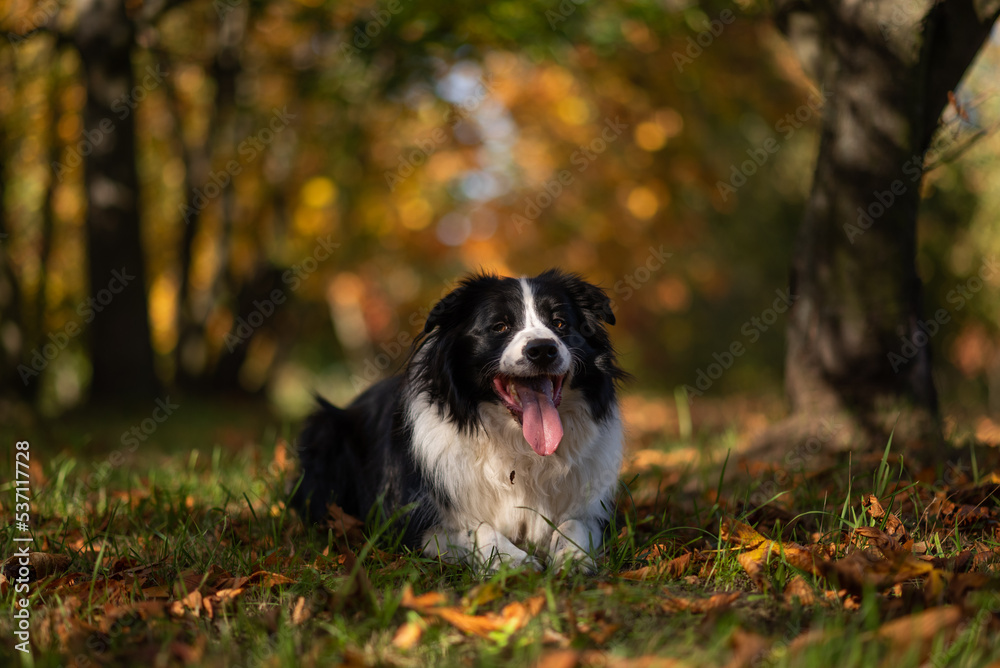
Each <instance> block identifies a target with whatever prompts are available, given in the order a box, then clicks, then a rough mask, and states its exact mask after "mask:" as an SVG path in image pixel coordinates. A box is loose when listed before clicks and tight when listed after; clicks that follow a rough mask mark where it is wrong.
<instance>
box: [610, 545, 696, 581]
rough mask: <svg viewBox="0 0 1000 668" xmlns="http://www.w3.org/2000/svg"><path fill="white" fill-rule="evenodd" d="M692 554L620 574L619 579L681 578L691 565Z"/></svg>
mask: <svg viewBox="0 0 1000 668" xmlns="http://www.w3.org/2000/svg"><path fill="white" fill-rule="evenodd" d="M691 556H692V555H691V553H690V552H688V553H687V554H682V555H681V556H679V557H676V558H674V559H669V560H666V561H661V562H659V563H657V564H654V565H652V566H644V567H642V568H637V569H635V570H633V571H625V572H624V573H619V574H618V577H622V578H625V579H626V580H649V579H655V578H661V577H668V578H679V577H680V576H681V575H682V574H683V573H684V571H685V570H687V567H688V566H689V565H690V563H691Z"/></svg>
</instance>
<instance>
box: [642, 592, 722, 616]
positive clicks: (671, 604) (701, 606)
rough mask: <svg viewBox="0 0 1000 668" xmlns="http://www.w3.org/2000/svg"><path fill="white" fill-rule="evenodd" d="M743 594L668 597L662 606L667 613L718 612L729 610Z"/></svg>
mask: <svg viewBox="0 0 1000 668" xmlns="http://www.w3.org/2000/svg"><path fill="white" fill-rule="evenodd" d="M740 596H742V594H741V593H740V592H738V591H734V592H730V593H726V594H714V595H712V596H710V597H708V598H698V597H683V596H667V597H664V599H663V601H662V603H661V604H660V605H661V607H662V608H663V610H664V611H666V612H694V613H705V612H716V611H718V610H725V609H728V608H729V607H730V606H732V604H733V603H734V602H735V601H736V600H738V599H739V598H740Z"/></svg>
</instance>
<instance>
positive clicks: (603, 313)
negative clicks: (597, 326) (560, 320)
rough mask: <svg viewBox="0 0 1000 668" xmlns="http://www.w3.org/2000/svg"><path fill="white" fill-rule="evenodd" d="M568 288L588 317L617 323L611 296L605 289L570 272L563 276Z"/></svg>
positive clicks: (598, 320)
mask: <svg viewBox="0 0 1000 668" xmlns="http://www.w3.org/2000/svg"><path fill="white" fill-rule="evenodd" d="M563 278H564V280H565V281H566V289H567V290H568V291H569V294H570V296H571V297H572V298H573V300H574V301H575V302H576V303H577V304H579V305H580V308H582V309H583V311H584V314H585V315H586V316H587V319H588V320H590V319H593V320H594V321H597V322H605V323H607V324H609V325H613V324H615V314H614V311H612V309H611V298H610V297H608V294H607V293H606V292H604V290H603V289H601V288H599V287H597V286H596V285H594V284H593V283H588V282H587V281H585V280H583V279H582V278H580V277H579V276H576V275H573V274H570V275H566V276H564V277H563Z"/></svg>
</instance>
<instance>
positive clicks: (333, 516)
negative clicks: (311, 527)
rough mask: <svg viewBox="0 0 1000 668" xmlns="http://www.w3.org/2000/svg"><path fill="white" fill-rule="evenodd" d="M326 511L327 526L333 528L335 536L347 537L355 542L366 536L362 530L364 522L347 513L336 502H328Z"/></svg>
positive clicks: (349, 540)
mask: <svg viewBox="0 0 1000 668" xmlns="http://www.w3.org/2000/svg"><path fill="white" fill-rule="evenodd" d="M326 511H327V515H326V526H327V528H329V529H333V535H334V536H337V537H338V538H346V539H347V541H348V542H354V541H356V540H359V539H362V538H363V537H364V536H363V534H362V532H361V528H362V527H363V526H364V522H362V521H361V520H359V519H358V518H357V517H354V516H353V515H348V514H347V513H345V512H344V509H343V508H341V507H340V506H338V505H337V504H336V503H330V504H328V505H327V507H326Z"/></svg>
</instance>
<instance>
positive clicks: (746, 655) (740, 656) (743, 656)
mask: <svg viewBox="0 0 1000 668" xmlns="http://www.w3.org/2000/svg"><path fill="white" fill-rule="evenodd" d="M730 643H732V645H733V656H732V658H730V659H729V662H728V663H726V668H744V667H746V668H749V667H750V666H753V665H755V664H756V663H757V661H758V659H759V658H760V657H761V655H762V654H763V653H764V651H765V650H766V649H767V647H768V643H767V640H766V639H765V638H764V637H763V636H761V635H758V634H756V633H753V632H751V631H744V630H743V629H739V628H738V629H736V631H735V632H734V633H733V635H732V638H730Z"/></svg>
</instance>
